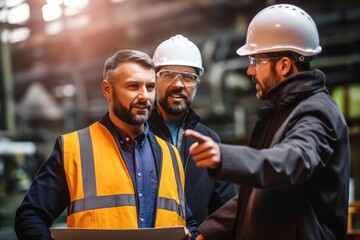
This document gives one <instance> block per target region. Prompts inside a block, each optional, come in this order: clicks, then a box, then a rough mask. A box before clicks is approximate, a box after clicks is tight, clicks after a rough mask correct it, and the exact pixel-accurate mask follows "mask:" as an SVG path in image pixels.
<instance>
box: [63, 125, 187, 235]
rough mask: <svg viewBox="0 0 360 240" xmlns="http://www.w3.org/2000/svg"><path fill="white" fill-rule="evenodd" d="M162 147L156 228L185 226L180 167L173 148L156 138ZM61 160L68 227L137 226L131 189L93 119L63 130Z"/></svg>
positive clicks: (117, 155)
mask: <svg viewBox="0 0 360 240" xmlns="http://www.w3.org/2000/svg"><path fill="white" fill-rule="evenodd" d="M155 138H156V141H154V142H155V143H157V144H158V145H157V144H152V147H154V146H157V147H160V148H161V151H162V161H161V170H160V171H161V172H160V173H158V176H159V185H158V196H157V200H156V211H155V214H156V215H155V227H164V226H185V225H186V222H185V203H184V202H185V197H184V170H183V166H182V161H181V158H180V155H179V153H178V151H177V149H176V148H175V147H174V146H172V145H170V144H169V143H167V142H166V141H164V140H162V139H161V138H159V137H156V136H155ZM62 139H63V158H64V168H65V174H66V179H67V184H68V188H69V193H70V206H69V207H68V216H67V226H68V227H80V228H127V229H132V228H138V216H137V206H136V205H137V204H136V197H135V187H134V185H133V181H132V179H131V176H130V173H129V172H128V170H127V167H126V164H125V161H124V159H123V157H122V155H121V152H120V150H119V148H118V145H117V143H116V141H115V139H114V138H113V136H112V135H111V133H110V131H109V130H108V129H107V128H106V127H105V126H104V125H102V124H101V123H99V122H96V123H94V124H92V125H90V126H89V127H87V128H84V129H82V130H79V131H76V132H72V133H69V134H65V135H63V136H62Z"/></svg>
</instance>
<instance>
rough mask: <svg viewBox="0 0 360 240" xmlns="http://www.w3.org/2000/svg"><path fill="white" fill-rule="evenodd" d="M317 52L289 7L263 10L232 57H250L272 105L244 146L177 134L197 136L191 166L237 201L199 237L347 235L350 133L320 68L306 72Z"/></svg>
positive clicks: (302, 15) (310, 30)
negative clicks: (233, 189)
mask: <svg viewBox="0 0 360 240" xmlns="http://www.w3.org/2000/svg"><path fill="white" fill-rule="evenodd" d="M320 52H321V47H320V45H319V35H318V32H317V29H316V25H315V23H314V22H313V20H312V19H311V17H310V16H309V15H308V14H307V13H306V12H304V11H303V10H302V9H300V8H298V7H296V6H293V5H289V4H277V5H273V6H269V7H267V8H265V9H264V10H262V11H261V12H259V13H258V14H257V15H256V16H255V17H254V18H253V20H252V21H251V23H250V25H249V28H248V34H247V39H246V44H245V45H244V46H242V47H241V48H239V49H238V50H237V53H238V54H239V55H240V56H249V61H250V65H249V67H248V69H247V74H248V75H249V76H250V77H251V78H252V81H253V82H254V83H255V84H256V95H257V98H258V99H261V100H267V101H269V102H270V105H269V106H267V107H266V108H264V109H262V110H261V112H260V114H259V119H258V121H257V123H256V125H255V128H254V131H253V133H252V136H251V138H250V143H249V145H250V146H249V147H248V146H233V145H226V144H218V143H216V142H214V141H213V140H211V139H210V138H208V137H207V136H203V135H202V134H200V133H197V132H195V131H191V130H187V131H186V132H185V135H186V136H187V137H190V138H191V139H193V140H196V141H197V142H196V143H194V144H193V145H192V146H191V148H190V153H191V155H192V156H193V158H194V160H195V161H196V165H197V166H198V167H203V168H207V169H209V173H210V174H211V176H212V177H214V178H215V179H221V180H225V181H229V182H234V183H238V184H239V185H240V189H239V194H238V196H239V197H238V199H236V198H234V199H233V201H230V202H229V203H227V204H226V205H224V206H223V207H222V208H220V209H218V210H217V211H216V212H215V213H214V214H213V215H212V216H209V218H208V219H207V220H206V221H205V222H203V224H202V225H200V226H199V231H200V233H201V235H199V236H198V238H197V239H205V240H224V239H236V240H263V239H276V240H290V239H294V240H295V239H296V240H309V239H324V240H325V239H326V240H329V239H334V240H335V239H336V240H341V239H342V240H345V239H346V230H347V229H346V226H347V214H348V196H349V189H348V187H349V172H350V171H349V168H350V151H349V136H348V129H347V126H346V122H345V120H344V117H343V116H342V113H341V112H340V110H339V108H338V106H337V105H336V103H335V102H334V101H333V99H332V98H331V97H330V96H329V94H328V92H327V90H326V87H325V80H326V78H325V74H324V73H323V72H321V71H320V70H318V69H313V70H311V69H310V61H311V60H313V59H314V58H315V56H316V55H317V54H319V53H320ZM236 201H237V202H236Z"/></svg>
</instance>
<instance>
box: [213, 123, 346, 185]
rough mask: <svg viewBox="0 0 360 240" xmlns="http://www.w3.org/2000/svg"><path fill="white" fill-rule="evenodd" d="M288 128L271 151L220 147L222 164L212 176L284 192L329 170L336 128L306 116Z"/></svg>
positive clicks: (335, 141)
mask: <svg viewBox="0 0 360 240" xmlns="http://www.w3.org/2000/svg"><path fill="white" fill-rule="evenodd" d="M286 128H287V129H286V130H283V132H282V137H278V140H277V142H276V143H272V146H271V147H270V148H263V149H255V148H251V147H247V146H236V145H228V144H219V146H220V151H221V158H222V163H221V166H220V168H219V169H217V170H216V171H214V170H210V171H209V173H210V175H211V176H212V177H215V178H216V179H221V180H223V181H230V182H234V183H238V184H245V183H246V185H248V186H250V187H256V188H267V189H284V188H290V187H293V186H297V185H299V184H301V183H303V182H304V181H306V180H307V179H309V178H310V177H312V176H313V175H315V174H316V173H318V172H319V171H320V170H321V169H323V168H325V167H326V166H327V164H328V163H329V160H330V159H331V157H332V156H333V153H334V148H333V146H336V145H337V144H338V143H337V142H339V139H340V138H339V137H338V136H336V132H335V131H336V130H335V129H334V127H332V126H328V125H326V121H322V120H321V119H320V118H318V117H314V116H306V117H303V118H301V119H299V120H298V121H294V122H290V123H287V124H286Z"/></svg>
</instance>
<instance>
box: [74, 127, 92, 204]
mask: <svg viewBox="0 0 360 240" xmlns="http://www.w3.org/2000/svg"><path fill="white" fill-rule="evenodd" d="M78 137H79V145H80V158H81V169H82V180H83V186H84V189H83V190H84V198H88V197H95V196H96V182H95V167H94V153H93V148H92V143H91V136H90V129H89V128H84V129H81V130H79V131H78Z"/></svg>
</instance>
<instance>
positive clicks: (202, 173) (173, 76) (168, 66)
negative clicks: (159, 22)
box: [149, 35, 236, 224]
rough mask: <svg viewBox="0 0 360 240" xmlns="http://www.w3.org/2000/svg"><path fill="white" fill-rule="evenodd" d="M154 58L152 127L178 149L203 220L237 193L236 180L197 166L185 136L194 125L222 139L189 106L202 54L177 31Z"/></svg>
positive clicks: (189, 194)
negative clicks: (218, 177) (214, 175)
mask: <svg viewBox="0 0 360 240" xmlns="http://www.w3.org/2000/svg"><path fill="white" fill-rule="evenodd" d="M153 61H154V64H155V67H156V76H157V101H156V104H155V106H156V108H155V109H154V111H153V112H152V115H151V117H150V119H149V124H150V129H151V131H153V132H154V133H155V134H156V135H158V136H160V137H161V138H163V139H165V140H166V141H168V142H171V143H172V144H173V145H175V146H176V147H177V148H178V149H179V151H180V155H181V157H182V160H183V163H184V164H183V165H184V168H185V195H186V200H187V204H188V205H189V207H190V209H191V211H192V213H193V216H194V219H195V220H196V221H197V222H198V223H199V224H200V223H202V222H203V220H204V219H205V218H206V217H207V216H208V215H209V214H210V213H212V212H214V211H215V210H216V209H218V208H219V207H220V206H222V205H223V204H224V203H226V202H227V201H228V200H229V199H231V198H232V197H233V196H235V194H236V191H235V187H234V185H233V184H230V183H226V182H221V181H217V180H213V179H211V178H210V177H209V176H208V174H207V170H206V169H200V168H197V167H196V166H195V162H194V161H193V160H192V159H191V156H190V154H189V147H190V145H191V144H192V143H193V141H192V140H191V139H186V138H183V133H184V131H185V130H186V129H194V130H196V131H198V132H201V133H202V134H204V135H206V136H209V137H210V138H211V139H213V140H214V141H215V142H220V138H219V136H218V134H217V133H215V132H214V131H212V130H211V129H209V128H208V127H206V126H205V125H203V124H202V123H200V122H199V121H200V117H199V116H198V115H197V114H196V113H195V112H194V111H193V110H192V109H191V108H190V105H191V103H192V101H193V99H194V96H195V94H196V90H197V87H198V85H199V83H200V79H199V77H200V76H201V75H202V74H203V72H204V68H203V67H202V59H201V54H200V51H199V49H198V47H197V46H196V45H195V44H194V43H193V42H191V41H189V40H188V39H187V38H185V37H184V36H182V35H176V36H173V37H171V38H170V39H167V40H165V41H164V42H162V43H161V44H160V45H159V46H158V47H157V48H156V50H155V53H154V56H153Z"/></svg>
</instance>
